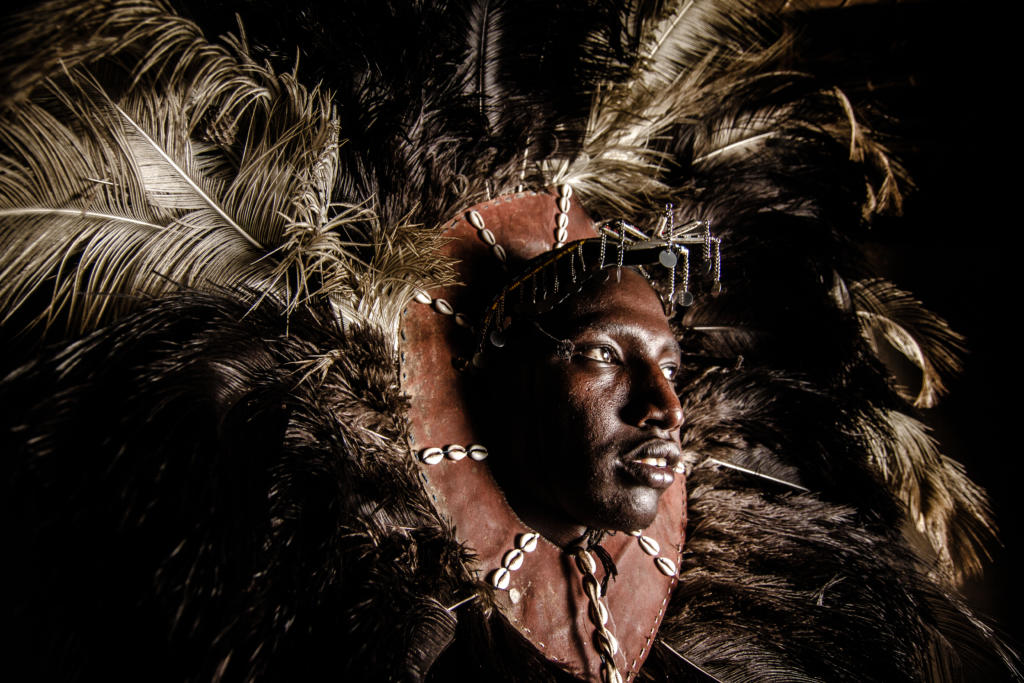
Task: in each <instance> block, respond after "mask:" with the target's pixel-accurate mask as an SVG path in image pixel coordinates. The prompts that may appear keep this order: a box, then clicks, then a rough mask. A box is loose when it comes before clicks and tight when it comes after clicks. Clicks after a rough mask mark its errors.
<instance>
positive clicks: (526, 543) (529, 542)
mask: <svg viewBox="0 0 1024 683" xmlns="http://www.w3.org/2000/svg"><path fill="white" fill-rule="evenodd" d="M538 538H540V534H537V533H534V532H532V531H529V532H527V533H525V534H519V536H517V537H516V547H517V548H519V549H520V550H522V551H523V552H524V553H532V552H533V551H534V550H536V549H537V539H538Z"/></svg>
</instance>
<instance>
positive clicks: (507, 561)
mask: <svg viewBox="0 0 1024 683" xmlns="http://www.w3.org/2000/svg"><path fill="white" fill-rule="evenodd" d="M524 557H526V555H524V554H523V551H522V550H520V549H519V548H513V549H512V550H509V551H508V552H507V553H505V555H504V557H502V558H501V566H502V567H504V568H505V569H508V570H509V571H513V572H514V571H515V570H517V569H519V568H520V567H522V566H523V558H524Z"/></svg>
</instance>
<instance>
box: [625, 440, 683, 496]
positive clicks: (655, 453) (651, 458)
mask: <svg viewBox="0 0 1024 683" xmlns="http://www.w3.org/2000/svg"><path fill="white" fill-rule="evenodd" d="M622 466H623V468H624V469H625V471H626V472H627V473H628V474H629V476H630V477H631V478H633V479H634V480H635V481H636V482H637V483H638V484H641V485H643V486H649V487H650V488H654V489H667V488H668V487H669V486H671V485H672V483H673V482H674V481H675V475H676V474H682V473H683V464H682V453H681V452H680V450H679V446H678V445H676V444H675V443H673V442H671V441H666V440H664V439H652V440H651V441H647V442H645V443H643V444H641V445H640V446H638V447H637V448H635V449H633V450H632V451H630V452H629V453H628V454H627V455H626V457H625V458H623V460H622Z"/></svg>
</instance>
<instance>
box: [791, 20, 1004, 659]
mask: <svg viewBox="0 0 1024 683" xmlns="http://www.w3.org/2000/svg"><path fill="white" fill-rule="evenodd" d="M829 4H841V3H829ZM1002 6H1003V5H1001V4H999V3H984V4H982V3H962V2H961V3H952V2H935V1H921V2H902V3H895V2H877V3H873V4H861V5H856V6H845V7H839V8H834V9H816V10H814V11H813V12H810V13H808V15H807V17H806V21H805V22H803V23H804V26H805V28H804V30H803V32H802V34H801V37H800V40H799V42H798V45H797V54H798V55H800V59H801V61H802V62H805V63H806V64H807V67H808V68H809V69H810V70H813V71H814V72H815V73H817V74H818V75H820V76H822V77H823V80H825V81H826V82H829V81H830V80H831V81H832V82H836V83H838V84H839V85H840V86H841V87H843V88H844V90H846V91H847V92H848V94H850V96H851V99H854V100H855V101H861V102H865V101H866V102H870V103H873V104H874V105H876V106H877V109H878V110H879V111H883V112H885V113H887V114H888V115H891V116H892V117H893V119H892V120H888V121H885V122H884V123H885V125H887V126H888V128H889V130H891V131H892V132H894V133H897V134H898V135H899V139H900V142H898V143H895V144H894V145H893V146H894V151H895V152H896V153H897V155H898V156H900V157H901V158H902V159H903V161H904V163H905V165H906V167H907V169H908V170H909V172H910V174H911V177H912V178H913V180H914V183H915V185H916V190H915V191H913V192H912V193H910V194H908V196H907V201H906V203H905V207H904V209H905V210H904V216H903V217H902V218H898V219H885V220H882V221H879V222H878V223H877V224H876V225H875V227H874V228H873V233H874V235H875V238H874V241H873V243H872V244H870V245H869V252H870V254H871V255H872V258H873V260H874V261H875V262H876V264H877V266H878V267H879V268H880V270H881V271H882V273H883V274H884V275H886V276H887V277H889V278H890V279H892V280H894V281H895V282H896V283H897V284H899V285H900V286H902V287H903V288H904V289H909V290H911V291H912V292H914V293H915V294H916V295H917V296H918V297H919V298H920V299H922V300H923V301H924V303H925V304H926V305H927V306H928V307H929V308H931V309H932V310H933V311H936V312H937V313H939V314H940V315H942V316H943V317H944V318H946V319H947V320H948V321H949V322H950V323H951V324H952V326H953V327H954V329H956V330H957V331H959V332H961V333H962V334H964V335H966V337H967V345H968V355H967V356H966V358H965V359H964V361H965V363H964V365H965V370H964V372H963V374H962V375H961V376H960V377H959V378H957V379H956V380H954V381H953V382H951V384H950V388H951V393H950V395H949V396H947V397H946V398H945V399H944V400H943V401H942V402H940V404H939V406H938V407H937V408H934V409H931V410H927V411H922V418H923V420H924V421H925V422H926V423H927V424H929V425H930V426H931V427H932V428H933V430H934V434H935V436H936V437H937V438H938V439H939V440H940V442H941V444H942V446H943V451H944V452H945V453H946V454H947V455H950V456H952V457H954V458H956V459H957V460H959V461H961V462H962V463H963V464H964V465H965V467H966V469H967V472H968V474H969V475H970V476H971V477H972V478H973V479H974V480H975V481H977V482H978V483H980V484H981V485H982V486H983V487H985V488H986V489H987V490H988V491H989V494H990V496H991V499H992V503H993V508H994V511H995V516H996V521H997V523H998V524H999V527H1000V530H1001V537H1002V540H1003V543H1004V547H1002V548H993V549H992V550H993V562H992V564H991V565H990V568H989V569H988V570H987V571H986V572H985V574H984V576H982V577H980V578H979V579H977V580H973V581H971V582H970V583H969V584H968V585H967V586H966V587H965V592H966V594H967V597H968V599H969V600H970V602H971V603H972V604H973V605H974V606H975V607H976V608H977V609H978V610H979V611H981V612H982V613H984V614H986V615H988V616H989V617H991V618H994V619H995V620H996V621H997V622H998V624H999V626H1000V628H1001V630H1003V631H1004V632H1005V633H1006V634H1007V635H1008V636H1009V637H1010V639H1011V640H1012V641H1013V642H1014V643H1015V644H1016V645H1017V646H1018V647H1020V646H1021V644H1022V643H1024V614H1022V609H1021V608H1022V604H1024V590H1022V588H1021V583H1020V581H1019V580H1018V577H1019V576H1020V575H1021V572H1022V569H1024V563H1022V562H1021V560H1020V557H1019V556H1020V554H1021V553H1020V549H1021V546H1022V543H1024V525H1022V518H1021V514H1020V512H1019V507H1018V501H1019V500H1024V490H1021V487H1020V481H1021V477H1022V474H1024V467H1022V465H1021V458H1020V454H1019V447H1018V446H1017V443H1016V441H1017V435H1016V434H1015V433H1014V432H1015V428H1017V427H1018V426H1020V424H1021V423H1022V422H1024V419H1022V418H1024V416H1022V415H1020V413H1019V410H1018V405H1019V403H1020V400H1019V398H1018V396H1017V393H1016V388H1017V386H1018V385H1019V384H1020V382H1021V379H1022V377H1021V372H1020V363H1021V361H1020V356H1019V354H1018V353H1017V348H1018V347H1019V346H1020V342H1019V341H1018V333H1017V331H1016V317H1017V315H1016V314H1017V306H1016V302H1017V300H1018V292H1019V291H1020V285H1019V281H1020V278H1021V277H1024V261H1022V259H1021V257H1020V253H1021V252H1019V251H1017V244H1016V243H1017V241H1018V240H1017V239H1016V236H1017V232H1018V231H1019V230H1020V222H1021V221H1020V219H1019V215H1020V209H1019V207H1018V204H1019V203H1020V201H1021V198H1022V195H1024V192H1022V190H1021V188H1020V183H1019V176H1020V173H1019V171H1018V170H1017V168H1016V163H1015V159H1016V156H1017V153H1018V151H1019V147H1020V143H1019V142H1018V138H1019V136H1020V131H1019V130H1018V121H1017V119H1018V114H1017V105H1013V104H1012V99H1013V96H1014V91H1015V90H1016V89H1017V86H1018V85H1019V83H1020V81H1021V78H1020V75H1019V72H1018V71H1017V70H1016V67H1017V62H1019V61H1020V60H1019V59H1014V58H1013V57H1011V55H1012V54H1014V53H1015V52H1016V49H1017V48H1018V43H1020V42H1021V40H1022V39H1021V38H1020V37H1019V36H1013V35H1011V33H1010V32H1011V30H1012V27H1013V26H1014V22H1012V21H1011V19H1010V17H1009V16H1008V11H1002V12H1001V11H999V10H998V9H995V10H994V9H993V8H999V7H1002ZM982 7H985V9H982Z"/></svg>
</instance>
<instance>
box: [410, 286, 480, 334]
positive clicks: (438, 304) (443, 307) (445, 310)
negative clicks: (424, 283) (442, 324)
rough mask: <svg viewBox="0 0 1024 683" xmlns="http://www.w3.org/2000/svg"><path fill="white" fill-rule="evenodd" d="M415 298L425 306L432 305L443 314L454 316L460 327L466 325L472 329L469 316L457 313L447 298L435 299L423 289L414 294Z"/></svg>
mask: <svg viewBox="0 0 1024 683" xmlns="http://www.w3.org/2000/svg"><path fill="white" fill-rule="evenodd" d="M413 299H415V300H416V301H418V302H420V303H421V304H423V305H425V306H430V307H432V308H433V309H434V310H435V311H437V312H438V313H440V314H441V315H450V316H454V318H455V324H456V325H459V326H460V327H465V328H469V329H472V327H473V324H472V323H471V322H470V320H469V318H467V317H466V316H465V315H463V314H462V313H456V312H455V309H454V308H452V305H451V304H450V303H448V301H447V300H446V299H433V298H431V296H430V295H429V294H427V293H426V292H424V291H423V290H420V291H418V292H416V295H415V296H413Z"/></svg>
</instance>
